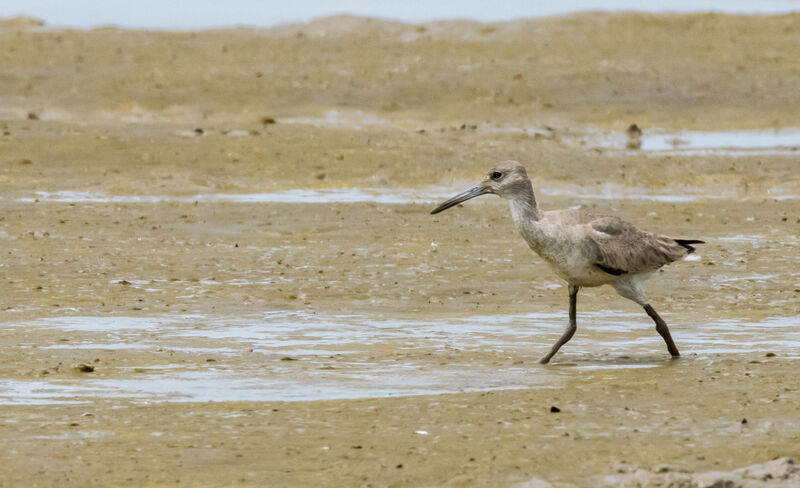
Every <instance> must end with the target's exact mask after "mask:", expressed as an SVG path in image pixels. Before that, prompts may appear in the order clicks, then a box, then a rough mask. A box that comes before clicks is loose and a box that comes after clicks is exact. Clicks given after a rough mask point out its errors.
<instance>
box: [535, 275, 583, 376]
mask: <svg viewBox="0 0 800 488" xmlns="http://www.w3.org/2000/svg"><path fill="white" fill-rule="evenodd" d="M578 289H579V288H578V287H577V286H572V285H569V324H567V330H565V331H564V334H562V335H561V338H560V339H559V340H558V342H556V343H555V345H554V346H553V348H552V349H551V350H550V353H549V354H548V355H547V356H545V357H543V358H542V359H541V360H540V361H539V362H540V363H542V364H547V363H549V362H550V359H551V358H552V357H553V356H555V355H556V353H557V352H558V350H559V349H561V346H563V345H564V344H566V343H567V342H569V340H570V339H572V336H574V335H575V331H576V330H578V321H577V318H576V316H577V314H578Z"/></svg>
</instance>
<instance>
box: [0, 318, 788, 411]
mask: <svg viewBox="0 0 800 488" xmlns="http://www.w3.org/2000/svg"><path fill="white" fill-rule="evenodd" d="M665 318H666V320H667V321H668V322H670V323H671V328H672V330H673V335H674V337H675V339H676V341H677V342H678V344H679V345H680V347H681V350H682V352H683V353H684V355H687V356H692V355H697V356H698V357H700V358H702V357H711V356H715V355H736V356H743V355H749V356H750V355H753V354H758V355H760V356H763V355H764V354H766V353H768V352H770V353H774V354H776V355H778V356H780V357H789V358H797V357H800V327H798V326H800V318H798V317H772V318H767V319H764V320H760V321H748V320H744V319H715V320H712V321H709V322H708V323H704V324H701V325H693V324H684V323H681V322H682V320H680V319H678V318H675V319H674V320H672V317H670V316H669V315H665ZM564 320H565V314H563V313H528V314H509V315H487V316H469V317H441V318H434V319H422V320H399V319H386V318H375V317H368V316H350V315H325V314H316V313H312V312H271V313H267V314H264V315H254V316H250V317H240V316H228V317H215V316H202V315H174V316H161V317H57V318H48V319H42V320H37V321H33V322H29V323H25V324H7V325H6V326H5V327H6V328H7V329H15V328H16V329H22V331H23V332H24V334H25V335H26V336H30V337H34V338H35V337H37V335H36V334H35V331H36V330H37V329H58V330H62V331H65V332H79V333H84V334H95V335H94V336H93V337H89V338H87V337H82V338H81V340H80V341H76V342H75V343H72V344H69V345H66V344H60V343H56V344H47V343H37V342H35V339H32V340H31V341H26V344H22V345H21V347H36V348H42V349H49V350H52V349H54V348H63V347H71V348H73V349H74V350H76V351H77V350H81V349H85V348H88V349H91V350H97V349H108V350H111V351H121V350H124V349H126V348H128V349H131V350H132V351H133V353H134V354H135V353H136V351H137V350H142V349H151V350H153V349H156V348H163V349H167V350H175V351H178V350H180V351H183V352H186V353H189V354H196V355H197V356H198V358H197V361H196V362H194V363H193V362H192V361H190V362H189V363H186V361H182V362H181V363H180V364H177V363H176V364H174V365H172V364H167V365H163V364H161V365H148V364H142V365H135V367H134V366H131V368H134V369H136V370H137V373H138V374H135V375H133V376H128V375H123V376H122V377H120V378H93V377H92V376H84V377H82V378H80V379H77V378H58V377H50V378H47V379H37V380H17V379H13V380H12V379H0V404H10V403H15V404H28V403H58V402H88V401H92V400H93V399H97V398H108V397H119V398H130V399H134V400H136V401H186V402H198V401H223V400H230V401H306V400H318V399H344V398H369V397H386V396H405V395H421V394H437V393H456V392H463V391H485V390H495V389H516V388H544V387H555V386H558V385H561V384H563V382H564V381H566V380H567V379H568V378H569V377H570V375H572V374H582V373H580V372H584V371H602V370H609V369H620V368H624V369H641V368H658V367H664V366H665V365H668V364H670V362H669V361H667V360H666V354H665V352H664V351H663V349H664V345H663V342H662V341H661V338H660V337H659V336H658V335H657V334H655V333H654V331H653V327H652V324H651V323H650V322H649V321H648V320H647V317H645V316H644V315H643V314H640V313H629V312H618V311H616V312H586V313H579V321H580V322H581V323H582V324H583V327H581V329H580V333H579V334H578V335H577V336H576V337H575V338H574V339H573V340H572V341H571V342H570V344H569V347H568V348H566V349H565V350H564V351H563V353H562V355H561V357H560V361H559V362H558V363H557V364H556V365H555V366H557V367H540V366H538V365H537V364H536V360H537V359H538V356H539V355H541V354H540V353H543V352H544V351H546V350H547V349H548V348H549V347H550V345H551V344H552V343H553V342H554V341H555V340H556V338H557V337H558V336H559V335H560V333H561V331H562V330H563V327H564ZM32 331H33V332H34V333H32V334H31V332H32ZM117 353H119V352H117ZM242 354H252V355H253V356H252V358H253V359H252V360H246V361H239V360H240V359H241V358H240V356H241V355H242ZM209 355H213V356H214V357H216V358H217V359H216V360H215V361H214V362H213V363H208V362H206V358H207V357H209ZM237 361H238V362H237ZM576 372H577V373H576Z"/></svg>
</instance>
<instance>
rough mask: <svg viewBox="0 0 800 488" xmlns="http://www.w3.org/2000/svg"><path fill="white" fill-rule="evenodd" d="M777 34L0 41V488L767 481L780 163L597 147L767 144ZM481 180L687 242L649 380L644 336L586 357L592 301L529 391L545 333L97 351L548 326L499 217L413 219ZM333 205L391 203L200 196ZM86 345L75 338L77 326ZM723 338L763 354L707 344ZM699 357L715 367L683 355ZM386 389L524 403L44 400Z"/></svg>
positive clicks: (235, 33) (264, 34) (354, 34)
mask: <svg viewBox="0 0 800 488" xmlns="http://www.w3.org/2000/svg"><path fill="white" fill-rule="evenodd" d="M798 33H800V15H785V16H772V17H770V16H755V17H746V16H722V15H689V16H675V15H639V14H624V15H607V14H599V13H598V14H583V15H576V16H569V17H562V18H555V19H540V20H526V21H515V22H509V23H501V24H478V23H468V22H447V23H433V24H426V25H417V26H414V25H405V24H399V23H391V22H383V21H375V20H364V19H355V18H349V17H339V18H332V19H325V20H322V21H316V22H313V23H311V24H309V25H301V26H284V27H279V28H275V29H270V30H251V29H238V30H225V31H208V32H183V33H163V32H138V31H122V30H117V29H111V28H106V29H95V30H91V31H71V30H53V29H48V28H47V27H42V26H37V25H36V24H35V23H34V22H26V21H22V20H13V21H7V22H4V23H2V24H0V46H3V47H2V48H0V65H2V66H3V70H2V73H0V86H1V87H2V90H0V92H1V93H2V95H0V129H1V130H2V135H0V188H1V189H2V194H0V206H1V207H2V214H0V242H2V248H0V250H2V255H3V260H2V261H1V262H0V272H1V273H2V280H0V307H1V308H2V310H3V311H2V312H0V314H1V316H0V321H2V327H0V398H2V399H3V404H2V405H0V451H2V453H3V454H2V461H3V462H2V463H0V486H53V485H56V484H60V485H63V486H121V485H124V486H173V485H188V486H230V485H244V486H247V485H253V486H442V485H445V484H447V485H448V486H511V485H514V484H517V483H522V482H526V481H530V480H532V479H534V478H538V479H541V480H547V481H548V482H550V483H552V484H553V485H554V486H598V485H602V484H603V483H608V484H611V485H612V486H613V485H614V484H615V483H617V484H618V483H619V482H620V479H621V478H607V477H608V476H613V475H616V474H618V473H619V472H627V471H630V469H632V468H631V467H632V466H641V467H643V468H645V469H648V470H651V471H653V472H657V471H659V470H668V471H669V470H685V471H689V472H705V471H730V470H733V469H736V468H741V467H744V466H748V465H752V464H756V463H763V462H766V461H769V460H771V459H774V458H777V457H790V458H794V459H798V458H800V448H798V446H800V421H799V420H798V419H799V418H800V417H798V414H797V412H798V408H799V407H800V390H799V388H800V386H798V382H797V377H798V372H800V355H798V354H797V352H796V351H797V349H796V347H797V346H798V342H791V339H792V338H793V337H794V338H796V335H792V334H795V332H794V331H796V330H797V327H798V325H800V324H799V323H798V316H800V274H798V264H800V257H798V256H800V253H798V251H799V250H800V249H799V247H800V241H798V237H797V236H798V230H799V229H800V204H798V201H800V200H798V195H800V159H799V158H798V154H797V151H796V149H795V150H793V148H788V149H787V148H783V149H782V150H781V151H775V152H763V153H759V152H755V153H744V154H732V153H731V152H728V151H709V152H704V153H687V152H681V151H666V152H662V153H646V152H643V151H635V150H625V148H624V140H623V142H622V143H621V145H618V147H617V146H615V145H614V144H598V143H597V141H604V140H612V141H616V140H617V139H615V138H616V137H619V136H620V135H621V134H622V133H623V131H624V130H625V128H626V127H628V125H629V124H631V123H634V122H635V123H637V124H639V126H641V127H642V128H643V130H644V131H645V133H647V132H648V131H652V130H666V131H681V130H704V131H715V130H723V129H724V130H733V129H737V130H763V129H776V128H792V127H794V128H796V127H798V126H800V106H798V104H800V99H799V98H798V97H797V96H796V93H798V92H800V59H798V58H797V56H796V55H795V54H796V51H797V47H798V45H800V37H798V36H799V35H800V34H798ZM522 129H524V130H522ZM795 146H800V142H798V144H796V145H795ZM508 158H513V159H517V160H519V161H522V162H523V163H524V164H526V166H527V167H528V170H529V173H530V174H531V176H532V177H533V179H534V186H535V188H536V189H537V191H539V201H540V203H541V205H542V206H543V207H544V208H557V207H572V206H581V207H584V208H587V209H591V210H593V211H596V212H600V213H614V214H616V215H619V216H621V217H624V218H626V219H628V220H630V221H632V222H634V223H635V224H637V225H639V226H641V227H643V228H646V229H649V230H653V231H658V232H660V233H663V234H666V235H670V236H674V237H683V238H700V239H703V240H705V241H707V242H708V244H707V245H705V246H703V248H702V250H701V252H700V259H698V260H695V261H685V262H681V263H676V264H673V265H671V266H669V267H667V268H665V270H664V272H663V273H659V274H657V275H656V277H654V279H652V280H651V282H650V283H649V287H648V290H649V293H650V294H651V296H652V297H653V300H652V301H653V303H654V306H655V308H656V309H657V310H659V311H660V312H661V313H662V315H664V317H665V318H666V320H667V321H668V322H669V323H670V324H671V326H672V327H673V335H674V336H675V339H676V342H677V344H678V346H679V347H682V349H683V352H684V356H683V358H682V359H680V360H677V361H671V360H669V359H668V356H667V354H666V350H665V348H664V347H663V344H660V343H658V342H657V341H656V339H658V337H657V336H655V332H654V331H652V330H650V329H649V328H648V329H646V330H645V329H641V330H640V329H635V331H634V333H632V335H631V334H630V333H623V332H612V331H604V330H603V329H602V327H600V328H597V327H596V328H592V324H593V323H597V322H599V323H603V324H605V323H607V321H608V320H611V319H613V317H614V316H615V315H620V316H622V315H624V314H629V315H630V314H635V313H638V312H639V310H638V308H637V307H635V306H634V305H633V304H631V303H630V302H626V301H625V300H623V299H621V298H619V297H617V296H616V295H614V294H613V293H612V292H611V291H610V290H607V289H593V290H585V291H582V293H581V296H580V298H579V312H583V311H585V312H594V313H596V314H597V315H588V319H586V320H584V318H585V317H587V316H586V315H584V318H582V317H581V315H579V319H578V320H579V333H578V336H576V339H574V342H575V344H573V343H571V344H569V345H567V346H565V348H564V350H563V352H562V353H561V354H560V355H559V356H557V357H556V358H555V360H554V363H553V364H552V365H551V366H547V367H543V366H540V365H538V364H536V360H537V359H538V358H539V357H540V356H541V355H543V354H544V352H545V351H546V350H547V347H548V345H549V344H551V343H552V342H553V341H554V340H555V338H556V337H557V336H558V334H559V328H558V327H560V326H561V325H560V324H561V322H562V320H561V319H558V318H556V319H552V320H553V324H558V325H553V327H550V326H549V325H548V327H549V328H547V329H546V330H547V333H546V334H545V335H543V336H542V337H537V338H535V339H532V340H531V342H530V343H529V344H528V343H521V341H519V340H509V339H508V338H501V339H498V338H497V337H495V336H498V334H499V333H497V334H495V333H493V332H491V331H490V332H484V333H485V334H486V337H485V341H486V344H487V346H486V347H480V344H481V342H480V340H477V342H476V344H477V345H476V346H474V347H473V346H469V347H467V346H463V345H462V346H459V344H457V343H449V344H448V346H447V347H439V346H438V345H435V344H434V343H433V340H434V339H433V338H426V337H425V336H424V335H420V336H418V337H416V336H415V337H413V338H412V339H408V338H401V339H386V340H383V339H380V340H378V339H375V340H369V335H367V336H366V337H367V339H366V340H363V341H352V342H351V343H347V342H343V343H341V344H339V343H337V344H334V345H332V346H330V345H329V346H325V347H327V348H329V349H334V350H333V351H331V352H330V353H324V354H323V353H321V352H319V351H317V352H311V353H309V352H302V351H295V350H292V349H286V348H283V346H279V347H275V348H269V347H266V346H264V345H263V344H262V343H258V342H256V341H255V340H250V339H247V338H245V339H243V340H237V341H234V340H229V339H219V338H215V337H214V336H213V335H203V334H200V335H191V334H182V335H181V334H167V333H166V332H163V331H161V330H159V329H158V328H155V329H147V330H141V331H137V332H136V333H135V334H134V333H132V332H126V331H125V330H123V329H118V328H117V327H118V325H117V324H118V323H123V321H125V320H134V319H136V320H145V321H146V320H157V319H159V318H162V317H171V318H175V317H178V318H179V320H180V321H181V324H183V325H182V326H185V327H187V328H192V327H194V328H196V329H197V330H205V329H204V327H205V325H204V324H206V322H208V321H211V320H214V319H215V318H219V317H223V318H228V319H230V320H231V321H234V320H235V318H237V317H263V316H264V314H268V313H273V312H281V313H283V312H286V313H289V312H298V313H300V312H302V313H304V314H305V315H297V316H299V317H306V319H305V320H308V322H309V327H311V326H312V325H313V322H314V321H313V318H312V319H309V318H308V317H313V316H314V314H317V315H319V316H324V317H331V316H333V317H348V316H354V317H365V318H366V319H367V320H384V321H385V320H394V321H396V322H397V324H400V325H396V326H395V327H396V328H398V329H402V328H403V325H402V324H406V327H412V326H413V324H416V323H418V321H420V320H455V319H463V318H470V317H484V316H485V317H497V316H509V315H512V314H523V315H524V314H536V313H551V314H559V313H563V322H565V321H566V305H567V297H566V290H565V287H564V286H563V284H561V283H560V282H559V281H558V279H557V278H556V277H555V276H554V275H553V274H552V272H551V271H550V270H549V269H548V268H547V266H546V265H545V264H544V263H543V262H542V261H541V260H540V259H538V258H537V257H535V256H534V255H533V254H531V252H530V251H529V250H528V249H527V247H526V245H525V243H524V242H523V241H522V240H521V239H519V237H518V236H517V235H515V233H514V230H513V228H512V226H511V222H510V217H509V215H508V211H507V208H506V206H505V205H504V203H503V202H501V201H500V200H497V199H489V197H485V200H486V201H475V202H470V203H468V204H466V205H464V206H463V207H459V208H456V209H451V210H449V211H448V212H446V213H443V214H440V215H436V216H430V215H429V214H428V212H429V210H430V208H432V206H433V204H434V202H435V201H437V199H440V195H444V194H447V193H448V192H453V193H454V192H456V191H460V190H461V189H465V188H467V187H468V186H469V185H470V184H471V183H472V182H473V181H474V180H476V179H478V178H480V177H481V176H482V174H483V173H484V172H485V171H486V170H487V169H488V167H489V166H490V165H491V163H492V162H494V161H496V160H502V159H508ZM348 188H355V189H368V190H369V191H371V192H374V195H380V194H381V193H383V194H387V195H396V194H398V192H402V191H406V190H408V191H413V194H414V195H422V196H421V197H415V198H416V199H414V198H412V199H409V201H407V202H399V203H397V202H396V203H375V202H369V201H360V202H356V203H345V202H336V201H334V202H326V203H309V202H304V203H303V202H300V203H298V202H294V203H292V202H258V201H256V202H249V203H248V202H232V201H229V200H224V199H223V200H222V201H218V200H214V199H213V198H208V196H209V195H212V196H213V195H241V194H263V193H274V192H281V191H285V190H292V189H307V190H322V189H339V190H341V189H348ZM426 194H428V195H430V194H434V195H435V196H432V197H425V195H426ZM137 198H138V200H137ZM148 198H149V199H148ZM604 312H607V314H608V317H605V316H604V314H603V313H604ZM556 317H557V316H556ZM625 317H628V316H627V315H625ZM98 318H99V319H108V320H109V321H108V324H110V325H108V328H107V329H97V328H90V327H87V326H85V324H88V323H90V322H91V320H90V319H98ZM69 319H72V320H73V322H71V323H72V324H73V325H72V326H57V327H50V326H43V325H42V324H51V323H53V321H64V323H67V322H69ZM226 320H227V319H226ZM487 320H488V321H489V322H491V320H493V319H487ZM621 320H622V319H621ZM624 320H625V321H628V322H630V323H631V324H640V325H641V324H647V317H646V316H644V314H642V316H641V318H638V317H636V316H634V315H631V316H630V318H624ZM48 321H49V322H48ZM549 323H550V322H548V324H549ZM730 323H735V324H745V325H747V324H767V325H766V326H764V327H763V328H760V329H759V328H755V329H754V328H753V327H748V328H747V329H746V332H741V334H742V335H737V334H738V332H737V331H736V330H735V329H732V328H727V329H726V328H724V327H723V325H724V324H730ZM75 324H77V325H75ZM82 324H83V325H82ZM584 324H585V326H584ZM721 324H722V325H721ZM769 324H773V327H772V328H771V327H770V326H769ZM775 324H779V326H778V325H775ZM490 325H491V324H490ZM715 327H720V330H724V335H725V348H723V347H721V346H720V347H717V346H718V345H716V346H715V344H714V341H713V337H712V338H711V339H710V340H709V341H708V342H701V341H699V340H695V339H694V338H695V337H700V336H699V335H698V334H701V333H703V331H704V330H716V329H715ZM726 327H727V326H726ZM754 330H755V332H753V331H754ZM303 334H304V332H299V333H298V336H296V337H295V336H293V337H292V338H293V339H297V338H299V337H301V336H303ZM493 334H494V335H493ZM647 334H651V335H652V336H653V341H650V342H638V340H637V339H636V338H637V337H638V336H646V335H647ZM704 337H705V336H704ZM759 337H760V339H759ZM682 338H683V342H682ZM770 338H775V339H776V340H775V341H773V342H769V339H770ZM482 340H483V339H482ZM248 341H249V342H248ZM498 341H499V342H498ZM526 341H527V339H526ZM720 341H721V339H720ZM737 341H738V342H737ZM498 343H499V344H500V345H498ZM92 345H94V346H97V347H90V346H92ZM684 345H685V346H686V347H685V348H684V347H683V346H684ZM715 347H716V349H715ZM337 348H338V349H340V350H338V351H337V350H336V349H337ZM726 348H727V349H726ZM320 349H323V348H322V346H320ZM287 351H289V352H287ZM81 364H83V365H85V366H89V367H90V368H87V367H83V370H84V371H81V367H80V365H81ZM390 364H391V365H392V367H393V368H395V367H398V366H397V365H400V367H404V368H408V370H409V371H411V370H413V371H421V372H424V373H425V374H430V375H432V376H434V377H435V376H437V375H439V376H441V377H442V378H445V379H447V378H448V376H446V374H445V373H447V374H450V373H449V372H450V370H451V369H453V368H455V369H458V368H465V369H470V368H474V369H475V370H476V371H484V372H486V373H485V374H486V378H488V377H489V375H490V371H492V370H501V371H506V369H508V370H509V371H511V370H513V372H514V373H515V374H519V375H521V376H522V377H523V378H525V377H529V378H531V380H530V383H526V382H525V380H521V381H520V382H517V383H515V384H513V385H510V386H511V387H509V386H506V387H503V386H502V385H501V386H498V387H491V388H482V384H483V382H484V376H481V375H476V376H475V378H474V380H473V381H471V382H470V383H469V384H468V385H466V386H465V387H461V386H459V387H455V388H454V389H453V391H452V392H448V393H442V392H441V391H438V390H437V391H433V390H432V391H431V393H432V394H428V395H424V394H415V395H404V394H401V393H402V392H400V393H395V394H391V393H389V394H388V396H387V394H381V395H376V394H374V393H373V394H370V391H371V390H370V389H369V388H364V389H362V390H357V391H356V392H355V393H353V394H352V395H351V396H354V397H359V398H358V399H324V398H325V394H322V393H320V394H318V395H317V398H323V399H314V394H313V393H312V394H311V395H310V397H309V398H307V399H306V400H307V401H291V402H280V401H269V400H268V399H263V398H260V399H258V400H251V401H245V400H247V398H248V397H247V395H246V394H245V392H244V390H237V389H234V388H233V387H231V388H232V391H234V392H235V393H234V394H231V395H226V394H225V392H224V391H223V390H224V389H225V382H224V381H223V380H220V381H217V382H216V383H214V385H215V388H218V389H220V393H219V399H218V401H197V400H196V399H195V400H192V399H191V398H189V399H187V398H184V397H181V396H180V395H177V394H175V392H166V393H164V394H163V395H157V394H152V392H150V393H148V394H146V395H134V394H124V393H123V394H121V393H119V392H118V391H116V390H109V391H106V392H101V393H97V394H94V395H91V394H85V393H80V392H77V390H76V389H75V388H77V387H75V385H76V384H80V383H81V382H87V384H96V383H91V382H95V381H104V380H108V381H109V382H112V383H109V384H113V382H125V381H138V379H140V378H152V377H158V378H165V379H170V378H175V377H176V376H174V375H180V374H184V373H191V374H205V375H211V376H212V377H213V376H214V375H219V376H220V377H222V378H232V381H233V380H239V379H242V378H254V379H256V380H263V381H264V382H268V381H273V380H276V379H279V380H281V381H284V380H285V381H286V384H287V385H288V386H287V387H286V388H287V390H293V389H297V390H298V391H300V390H302V391H306V390H304V389H303V387H305V386H308V385H311V387H312V390H313V386H314V385H315V384H316V383H315V379H316V378H317V377H322V376H323V375H324V377H325V379H326V381H329V382H331V384H334V385H339V384H340V383H341V384H342V385H345V384H347V382H348V381H349V378H350V376H348V375H349V374H351V373H354V372H355V373H357V372H359V371H363V370H367V371H370V372H371V374H372V375H373V377H376V378H381V375H382V374H383V373H384V371H388V370H389V369H390V368H389V366H388V365H390ZM365 368H366V369H365ZM88 369H93V371H86V370H88ZM470 370H472V369H470ZM340 374H341V377H339V376H338V375H340ZM386 374H388V372H387V373H386ZM337 378H338V379H337ZM378 382H380V380H378ZM501 383H502V382H501ZM42 384H45V385H49V387H52V388H55V387H60V386H63V385H68V388H67V393H66V394H65V395H62V396H58V395H54V394H52V392H51V393H48V390H47V389H45V390H43V391H39V390H36V388H39V387H40V386H37V385H42ZM232 384H233V383H232ZM25 385H29V386H30V388H29V390H28V391H26V390H25V388H26V387H25ZM31 385H33V386H31ZM70 388H73V389H72V390H70ZM420 388H421V389H422V390H425V387H424V385H423V386H421V387H420ZM483 389H489V390H490V391H480V390H483ZM34 390H35V391H34ZM445 390H446V389H445ZM433 393H437V394H433ZM237 395H240V397H237ZM284 397H285V395H284V396H280V398H284ZM551 407H557V408H558V410H560V411H559V412H551ZM665 465H666V466H668V467H664V466H665ZM631 483H633V481H631ZM653 483H655V482H654V481H653Z"/></svg>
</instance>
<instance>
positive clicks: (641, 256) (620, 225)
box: [585, 216, 687, 275]
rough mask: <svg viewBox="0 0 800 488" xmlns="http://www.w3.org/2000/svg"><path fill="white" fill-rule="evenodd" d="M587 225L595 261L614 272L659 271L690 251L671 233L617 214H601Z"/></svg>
mask: <svg viewBox="0 0 800 488" xmlns="http://www.w3.org/2000/svg"><path fill="white" fill-rule="evenodd" d="M585 225H586V226H587V233H586V235H587V239H588V241H589V243H590V246H591V247H593V248H594V251H595V264H596V265H597V267H599V268H600V269H602V270H603V271H605V272H607V273H610V274H615V275H621V274H625V273H640V272H646V271H655V270H657V269H658V268H660V267H662V266H664V265H665V264H669V263H671V262H673V261H676V260H678V259H680V258H682V257H684V256H685V255H686V254H687V249H686V248H685V247H683V246H681V245H680V244H678V243H677V242H675V241H674V240H672V239H670V238H669V237H666V236H659V235H655V234H653V233H651V232H646V231H643V230H639V229H637V228H636V227H634V226H633V225H632V224H629V223H628V222H625V221H624V220H622V219H620V218H617V217H608V216H602V217H597V218H595V219H593V220H592V221H591V222H588V223H587V224H585Z"/></svg>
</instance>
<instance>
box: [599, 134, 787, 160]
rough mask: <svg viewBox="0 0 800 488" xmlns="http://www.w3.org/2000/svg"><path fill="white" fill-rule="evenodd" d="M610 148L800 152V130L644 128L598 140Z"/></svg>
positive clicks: (732, 153)
mask: <svg viewBox="0 0 800 488" xmlns="http://www.w3.org/2000/svg"><path fill="white" fill-rule="evenodd" d="M596 145H597V146H598V147H602V148H606V149H623V148H626V149H628V150H641V151H643V152H645V153H652V154H680V155H685V156H692V155H704V154H723V155H727V156H749V155H775V156H781V155H800V129H781V130H742V131H715V132H703V131H683V132H666V131H661V130H657V129H655V130H649V131H645V132H644V133H642V132H641V131H637V130H633V131H631V130H630V129H629V130H628V133H627V134H625V135H623V134H613V135H609V136H607V137H605V138H604V139H602V140H600V141H599V142H597V143H596Z"/></svg>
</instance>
